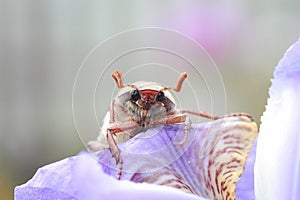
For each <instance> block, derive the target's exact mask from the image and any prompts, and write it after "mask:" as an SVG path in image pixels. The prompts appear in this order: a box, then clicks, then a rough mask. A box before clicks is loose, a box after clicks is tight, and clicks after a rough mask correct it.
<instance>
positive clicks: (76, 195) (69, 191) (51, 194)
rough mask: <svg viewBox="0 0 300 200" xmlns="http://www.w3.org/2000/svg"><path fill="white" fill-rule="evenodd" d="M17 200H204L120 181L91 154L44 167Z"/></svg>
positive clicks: (18, 192)
mask: <svg viewBox="0 0 300 200" xmlns="http://www.w3.org/2000/svg"><path fill="white" fill-rule="evenodd" d="M15 199H17V200H25V199H26V200H27V199H91V200H92V199H112V200H113V199H123V200H127V199H128V200H129V199H144V200H148V199H149V200H150V199H158V200H159V199H170V200H171V199H182V200H183V199H190V200H193V199H198V200H199V199H200V200H201V198H198V197H196V196H194V195H190V194H187V193H184V192H181V191H180V190H177V189H174V188H170V187H164V186H157V185H151V184H146V183H144V184H137V183H133V182H129V181H117V180H116V179H115V178H113V177H111V176H108V175H107V174H105V173H103V171H102V169H101V165H99V163H98V162H97V161H96V160H95V159H94V158H92V156H90V155H89V154H81V155H78V156H75V157H71V158H67V159H64V160H62V161H59V162H56V163H53V164H50V165H47V166H45V167H43V168H40V169H39V170H38V171H37V173H36V174H35V176H34V177H33V178H32V179H31V180H30V181H28V182H27V183H26V184H24V185H21V186H18V187H16V189H15Z"/></svg>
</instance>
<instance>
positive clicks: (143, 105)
mask: <svg viewBox="0 0 300 200" xmlns="http://www.w3.org/2000/svg"><path fill="white" fill-rule="evenodd" d="M112 78H113V79H114V81H115V83H116V86H117V88H118V89H119V92H118V94H117V95H116V97H115V98H114V99H113V100H112V102H111V105H110V109H109V111H108V112H107V113H106V116H105V118H104V121H103V125H102V128H101V131H100V134H99V136H98V138H97V140H95V141H90V142H89V143H88V149H89V151H92V152H94V151H99V150H102V149H104V148H107V147H108V148H109V150H110V151H111V153H112V156H113V157H114V158H115V160H116V164H119V172H118V177H117V179H120V178H121V175H122V167H123V160H122V158H121V155H120V150H119V148H118V145H117V144H118V143H121V142H124V141H126V140H129V139H130V138H132V137H134V136H135V135H137V134H138V133H140V132H143V131H146V130H147V129H149V128H153V127H157V126H160V125H168V124H176V123H184V124H185V129H184V130H185V131H184V138H183V140H182V141H181V142H179V143H178V144H179V145H182V144H184V142H185V140H186V138H187V136H188V126H189V120H188V118H187V114H192V115H196V116H199V117H204V118H208V119H211V120H217V119H220V118H224V117H234V116H246V117H249V118H250V119H251V120H252V121H253V118H252V116H251V115H249V114H247V113H232V114H229V115H225V116H214V115H211V114H208V113H205V112H196V111H191V110H184V109H179V108H178V107H177V105H176V103H175V100H174V97H173V95H172V94H171V92H170V90H172V91H175V92H180V91H181V88H182V84H183V82H184V80H185V79H186V78H187V73H186V72H183V73H181V74H180V76H179V78H178V80H177V84H176V85H175V87H165V86H162V85H161V84H158V83H154V82H144V81H139V82H135V83H133V84H124V82H123V76H122V73H121V72H120V71H119V70H115V71H114V72H113V73H112Z"/></svg>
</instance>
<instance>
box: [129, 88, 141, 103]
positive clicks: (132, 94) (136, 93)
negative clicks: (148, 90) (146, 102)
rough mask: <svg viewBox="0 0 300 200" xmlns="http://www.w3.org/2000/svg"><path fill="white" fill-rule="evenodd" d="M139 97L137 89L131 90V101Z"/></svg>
mask: <svg viewBox="0 0 300 200" xmlns="http://www.w3.org/2000/svg"><path fill="white" fill-rule="evenodd" d="M140 98H141V95H140V92H139V91H138V90H133V92H132V93H131V99H132V100H133V101H137V100H139V99H140Z"/></svg>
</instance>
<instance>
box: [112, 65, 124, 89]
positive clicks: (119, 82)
mask: <svg viewBox="0 0 300 200" xmlns="http://www.w3.org/2000/svg"><path fill="white" fill-rule="evenodd" d="M111 76H112V78H113V79H114V80H115V82H116V85H117V88H118V89H120V88H123V87H124V84H123V76H122V73H121V72H120V70H118V69H117V70H116V71H114V72H113V73H112V74H111Z"/></svg>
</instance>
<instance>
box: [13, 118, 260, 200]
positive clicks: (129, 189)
mask: <svg viewBox="0 0 300 200" xmlns="http://www.w3.org/2000/svg"><path fill="white" fill-rule="evenodd" d="M256 132H257V127H256V124H255V123H254V122H251V121H250V120H249V119H248V118H243V117H231V118H225V119H224V120H223V119H222V120H217V121H213V122H210V123H203V124H198V125H195V126H193V127H192V128H190V130H189V133H188V137H187V140H186V141H185V143H184V144H183V145H182V146H181V145H178V144H177V143H178V142H180V141H181V140H182V138H183V136H184V127H183V125H172V126H164V127H158V128H155V129H149V130H148V131H146V132H145V133H141V134H139V135H138V136H136V137H134V138H132V139H130V140H128V141H126V142H125V143H122V144H120V148H121V150H122V151H121V156H122V158H123V160H124V165H123V170H122V181H117V180H116V179H115V177H116V176H117V173H118V171H119V168H118V167H119V166H118V165H116V164H115V160H114V159H113V158H112V157H111V153H110V152H109V151H108V150H104V151H101V152H100V153H96V154H95V155H94V156H95V157H94V158H97V159H93V158H92V157H91V156H90V155H88V154H83V155H78V156H75V157H71V158H67V159H65V160H62V161H60V162H57V163H53V164H51V165H48V166H45V167H43V168H41V169H39V170H38V172H37V173H36V175H35V176H34V177H33V178H32V179H31V180H30V181H28V182H27V183H26V184H24V185H22V186H18V187H16V189H15V199H22V200H23V199H33V198H35V199H36V198H40V199H105V198H108V199H203V198H202V197H205V198H210V199H211V198H215V199H216V198H218V199H220V198H221V197H224V196H226V195H231V194H232V192H234V191H235V183H236V182H237V181H238V180H239V177H240V175H241V174H242V172H243V167H244V164H245V162H246V158H247V155H248V152H249V151H250V148H251V146H252V143H253V141H254V139H255V136H256ZM99 163H100V164H99ZM252 165H253V164H252ZM103 172H105V173H103ZM107 174H108V175H110V176H108V175H107ZM249 177H250V179H251V175H250V176H249ZM249 177H248V175H246V176H245V180H247V178H249ZM134 182H135V183H134ZM149 183H151V184H149ZM155 184H156V185H155ZM158 185H159V186H158ZM166 186H169V187H166ZM172 187H173V188H172ZM241 188H242V189H241V191H240V193H241V192H242V193H243V192H249V191H250V192H253V187H250V188H246V189H245V188H243V187H241ZM180 190H182V191H184V192H182V191H180ZM238 190H239V189H238ZM248 190H249V191H248ZM238 192H239V191H238ZM188 193H192V194H188Z"/></svg>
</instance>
